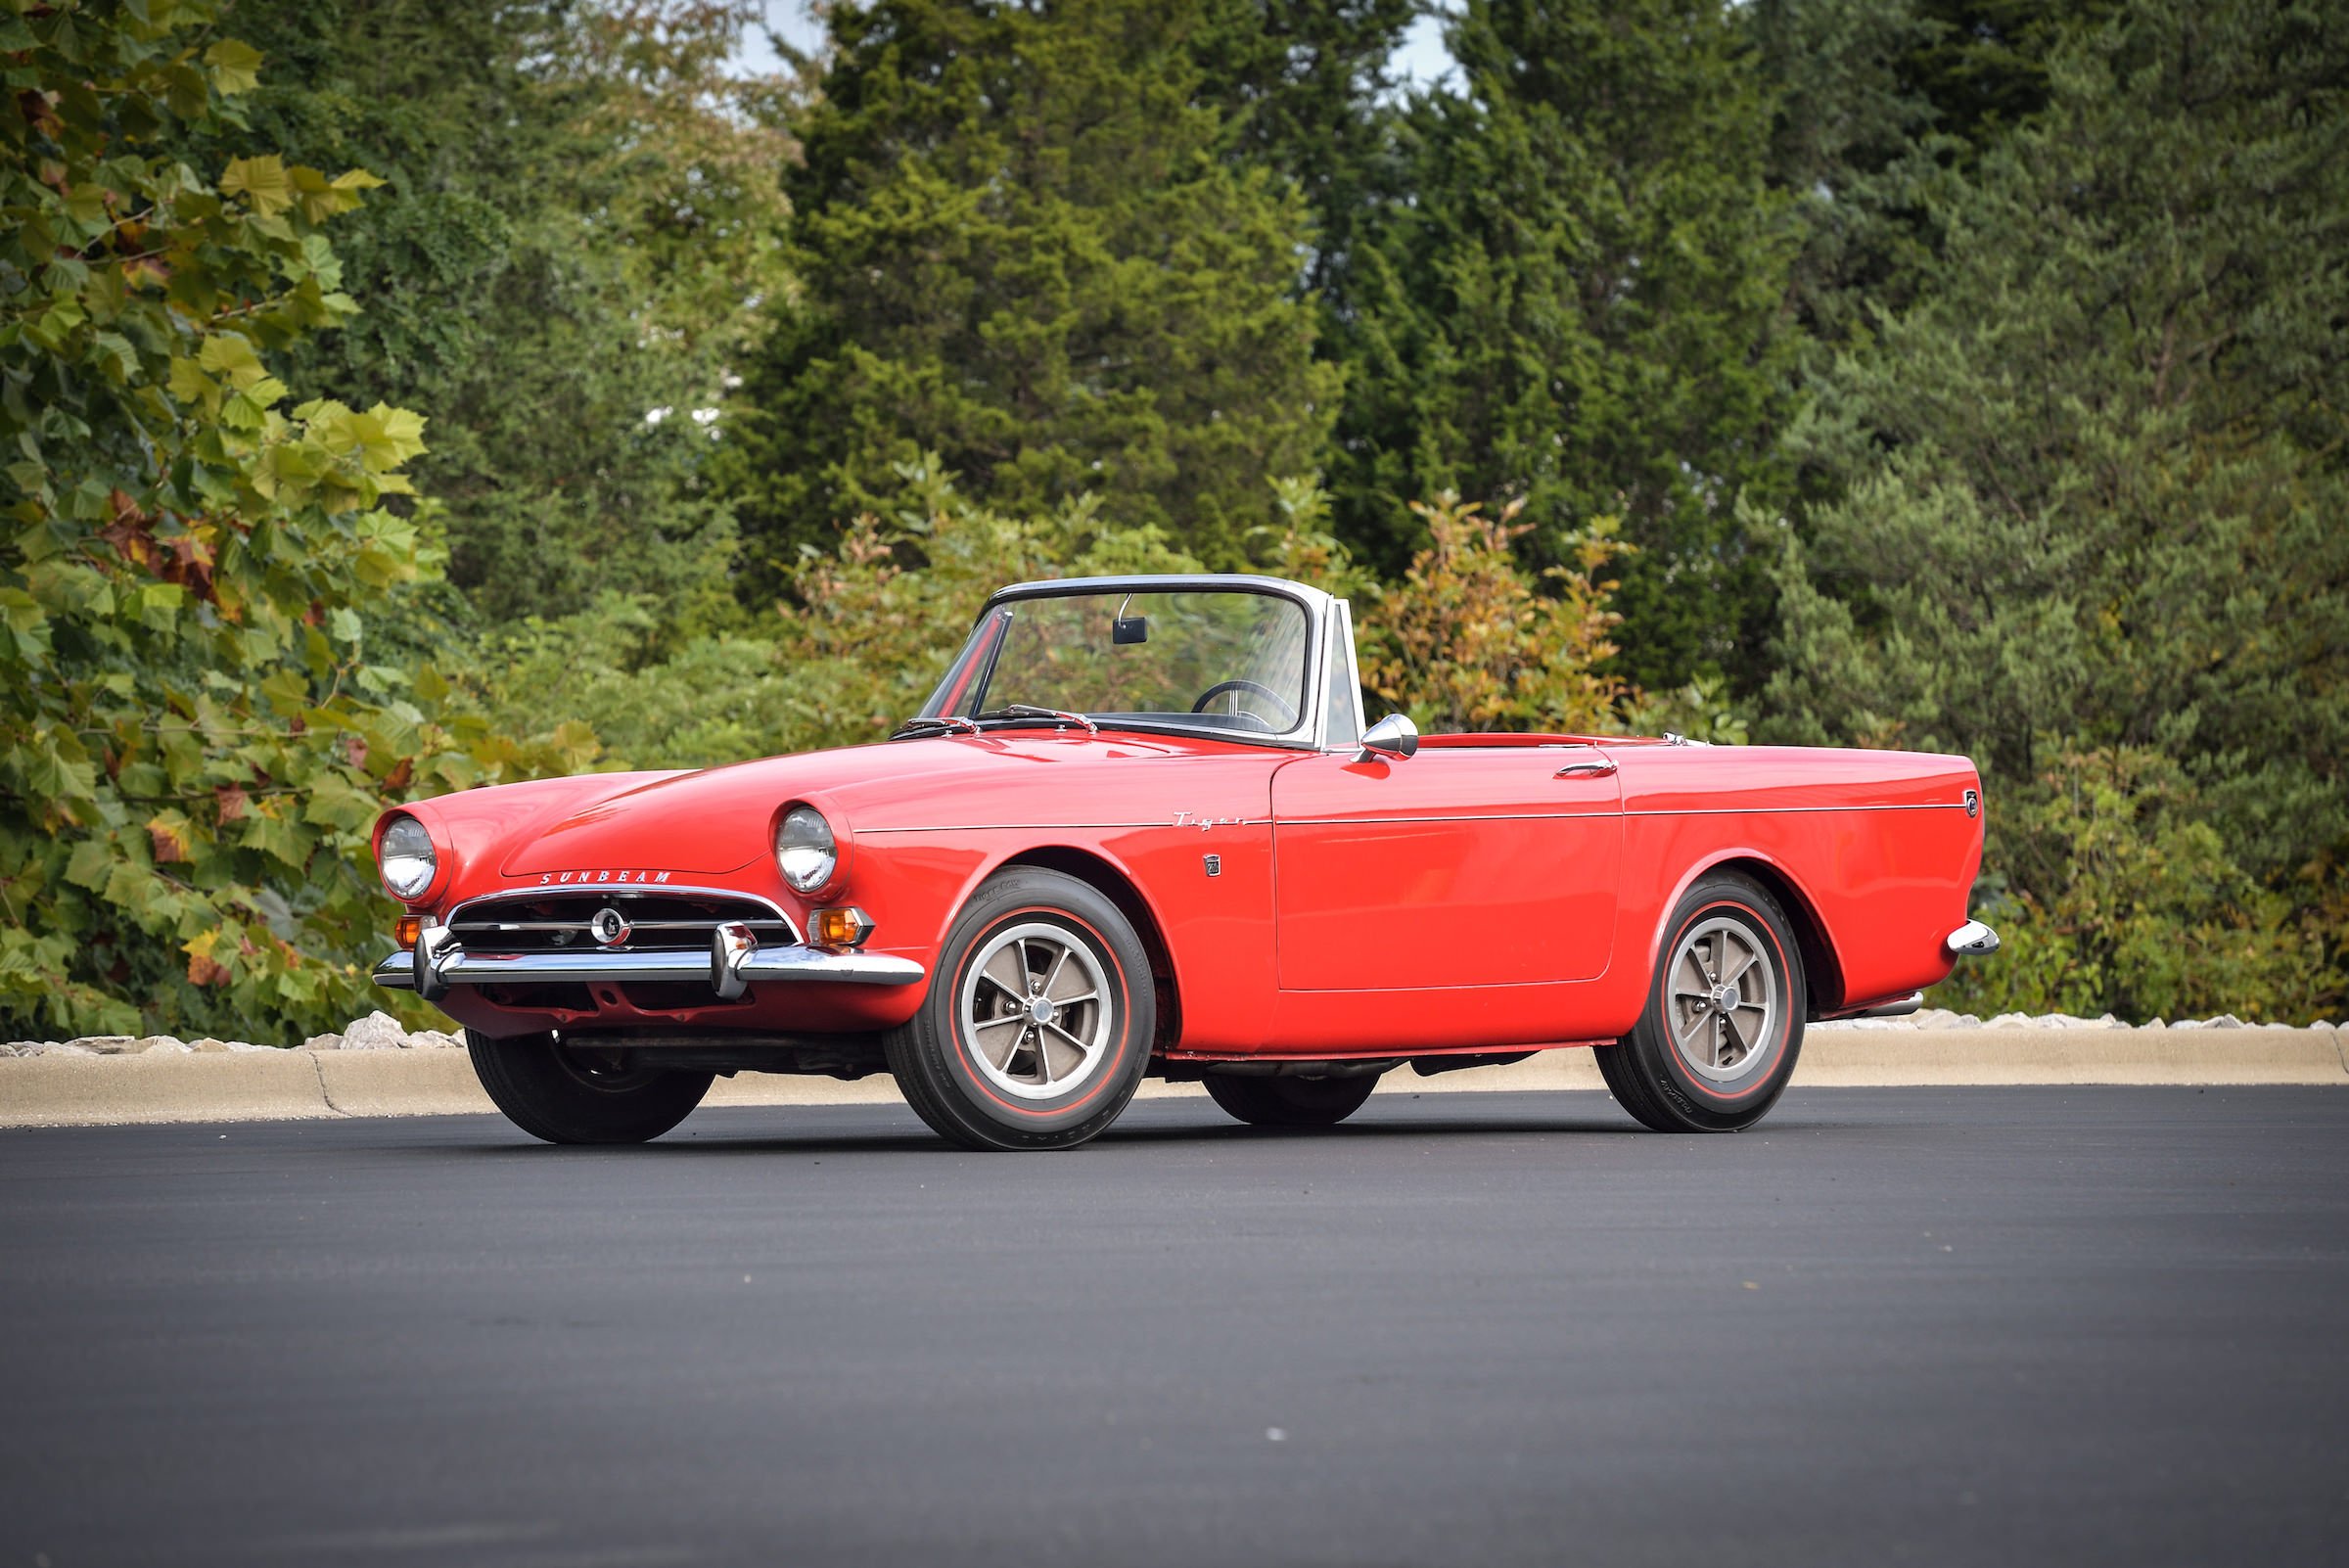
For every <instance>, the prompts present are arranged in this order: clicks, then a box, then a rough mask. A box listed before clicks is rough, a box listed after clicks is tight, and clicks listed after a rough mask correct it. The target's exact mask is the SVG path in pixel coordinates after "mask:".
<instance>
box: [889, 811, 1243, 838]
mask: <svg viewBox="0 0 2349 1568" xmlns="http://www.w3.org/2000/svg"><path fill="white" fill-rule="evenodd" d="M1270 820H1271V819H1270V818H1269V817H1252V818H1250V819H1249V820H1247V821H1245V822H1240V823H1237V824H1231V823H1226V824H1225V826H1239V827H1263V826H1265V825H1266V824H1267V823H1268V822H1269V821H1270ZM1162 827H1163V828H1174V827H1179V828H1183V829H1186V830H1188V831H1189V832H1193V833H1196V832H1198V831H1199V824H1198V823H1196V822H1176V821H1174V820H1173V819H1171V818H1169V817H1163V816H1162V817H1158V818H1156V819H1155V820H1152V821H1148V822H940V823H933V824H928V825H925V826H921V827H860V828H858V829H856V836H857V837H858V838H860V839H864V838H872V837H874V836H876V835H878V834H883V833H1081V832H1090V831H1093V830H1095V829H1098V828H1162Z"/></svg>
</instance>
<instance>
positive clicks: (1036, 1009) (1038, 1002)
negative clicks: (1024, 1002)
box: [1028, 996, 1059, 1025]
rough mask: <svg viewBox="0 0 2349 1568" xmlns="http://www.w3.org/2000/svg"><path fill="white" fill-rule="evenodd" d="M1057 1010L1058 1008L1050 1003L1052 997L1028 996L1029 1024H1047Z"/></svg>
mask: <svg viewBox="0 0 2349 1568" xmlns="http://www.w3.org/2000/svg"><path fill="white" fill-rule="evenodd" d="M1058 1011H1059V1009H1058V1008H1056V1007H1054V1006H1053V1005H1052V999H1051V998H1050V997H1048V996H1031V997H1029V998H1028V1022H1030V1023H1031V1024H1039V1025H1040V1024H1049V1023H1050V1022H1052V1019H1053V1017H1054V1015H1055V1014H1056V1013H1057V1012H1058Z"/></svg>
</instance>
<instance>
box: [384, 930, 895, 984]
mask: <svg viewBox="0 0 2349 1568" xmlns="http://www.w3.org/2000/svg"><path fill="white" fill-rule="evenodd" d="M928 973H929V971H928V970H926V969H924V968H923V967H922V966H921V965H920V964H918V963H915V962H914V961H913V960H912V959H910V958H893V957H890V956H888V955H887V954H883V953H868V952H857V951H854V950H852V949H848V950H833V949H828V948H823V947H809V946H806V945H801V944H798V943H792V944H789V945H782V946H769V947H761V946H760V945H759V939H758V938H757V937H756V936H754V935H753V934H752V932H751V929H750V928H749V927H748V926H745V925H741V924H739V923H733V922H729V923H727V924H724V925H720V926H719V927H717V929H716V930H715V931H714V932H712V933H711V937H710V950H709V951H708V952H706V953H705V952H698V951H685V952H678V951H673V950H670V951H650V952H631V951H598V952H524V953H469V952H467V951H466V950H465V948H464V947H463V946H462V945H460V944H459V943H458V942H457V940H456V937H455V934H454V933H452V932H451V931H450V930H449V929H448V928H447V927H446V926H443V925H439V924H438V923H432V922H428V923H427V924H426V925H425V926H424V928H423V930H422V931H420V932H419V933H418V935H417V938H416V945H415V946H414V947H413V948H411V949H409V950H408V951H405V952H395V953H391V955H389V956H388V957H386V958H385V959H384V960H383V962H381V963H379V964H377V965H376V966H375V983H376V984H377V985H379V986H387V987H390V988H391V989H392V990H394V991H412V992H416V993H417V994H418V995H420V996H422V997H423V998H424V999H425V1000H426V1001H437V1000H438V999H439V998H440V997H442V996H445V995H447V994H448V992H449V991H450V990H451V989H452V988H454V987H457V986H508V985H516V984H529V983H530V982H534V981H575V982H581V983H584V982H588V981H630V980H684V981H691V980H706V981H708V982H709V983H710V988H711V990H713V991H714V992H717V994H718V996H719V998H720V999H722V1000H725V1001H733V1000H735V999H737V998H738V997H740V996H742V995H743V994H744V993H745V992H748V991H749V990H750V988H751V987H753V986H759V985H766V984H770V983H774V982H783V981H792V982H808V983H814V984H820V985H831V986H911V985H914V984H916V983H917V982H919V981H920V980H922V979H923V977H924V976H926V975H927V974H928Z"/></svg>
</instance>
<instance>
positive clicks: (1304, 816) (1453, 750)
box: [1272, 744, 1623, 991]
mask: <svg viewBox="0 0 2349 1568" xmlns="http://www.w3.org/2000/svg"><path fill="white" fill-rule="evenodd" d="M1272 837H1273V899H1274V917H1275V941H1276V943H1277V945H1278V949H1279V956H1278V970H1279V976H1280V986H1281V989H1282V990H1283V991H1382V990H1405V989H1417V988H1424V987H1456V986H1517V985H1534V984H1541V983H1543V982H1551V981H1567V980H1587V979H1589V978H1591V977H1593V976H1595V975H1598V974H1600V973H1603V972H1604V971H1605V969H1606V967H1607V961H1608V957H1609V955H1610V952H1611V950H1612V948H1613V946H1614V931H1615V896H1616V886H1617V881H1618V879H1619V877H1620V875H1621V871H1622V863H1623V803H1622V794H1621V791H1620V790H1619V789H1618V787H1617V784H1616V779H1615V763H1614V761H1612V760H1611V759H1609V758H1608V757H1607V756H1606V755H1605V753H1604V752H1603V751H1602V750H1600V749H1599V748H1597V747H1592V746H1526V745H1494V746H1453V745H1446V744H1433V745H1428V746H1424V747H1422V748H1421V750H1420V752H1419V754H1418V755H1417V756H1416V757H1411V758H1405V759H1401V760H1396V761H1389V760H1387V759H1384V758H1377V759H1373V760H1371V761H1356V759H1355V757H1354V756H1353V754H1351V753H1324V754H1321V755H1318V756H1313V757H1307V758H1301V759H1299V760H1298V761H1294V762H1290V763H1288V764H1286V765H1284V766H1283V767H1281V769H1280V770H1279V771H1278V772H1276V773H1275V774H1274V775H1273V777H1272Z"/></svg>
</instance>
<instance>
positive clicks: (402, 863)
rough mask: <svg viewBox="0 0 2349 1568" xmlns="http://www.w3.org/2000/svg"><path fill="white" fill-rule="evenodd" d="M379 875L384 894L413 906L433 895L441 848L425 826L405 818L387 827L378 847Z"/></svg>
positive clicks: (410, 817) (403, 814)
mask: <svg viewBox="0 0 2349 1568" xmlns="http://www.w3.org/2000/svg"><path fill="white" fill-rule="evenodd" d="M375 865H376V874H377V875H378V876H380V877H381V878H382V879H383V884H384V891H385V892H387V893H389V894H391V897H393V898H394V899H399V900H400V901H401V902H402V903H414V902H416V901H417V900H418V899H422V898H423V897H424V896H425V895H426V894H427V893H429V892H431V891H432V886H433V882H434V880H435V879H436V878H438V876H439V875H440V848H439V846H438V845H437V844H435V843H434V842H433V835H432V832H431V830H430V829H428V828H427V827H426V826H425V825H424V824H423V823H422V822H419V821H418V820H417V819H416V818H414V817H412V816H409V815H407V814H405V813H404V812H403V813H402V814H400V815H398V816H395V817H393V818H391V821H389V822H387V823H385V824H384V831H383V836H382V837H380V838H378V839H377V840H376V843H375Z"/></svg>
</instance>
